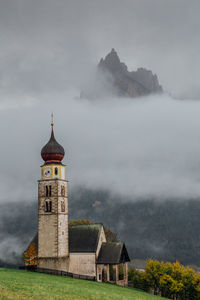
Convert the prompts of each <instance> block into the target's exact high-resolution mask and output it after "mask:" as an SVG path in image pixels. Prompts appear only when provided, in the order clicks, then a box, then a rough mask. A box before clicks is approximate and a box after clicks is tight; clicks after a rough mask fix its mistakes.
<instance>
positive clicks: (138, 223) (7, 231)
mask: <svg viewBox="0 0 200 300" xmlns="http://www.w3.org/2000/svg"><path fill="white" fill-rule="evenodd" d="M124 197H126V199H124V201H122V199H121V198H120V197H119V196H118V197H117V196H116V195H113V194H112V193H111V192H109V191H108V190H100V189H99V190H91V189H87V188H85V187H77V188H75V189H74V190H73V191H72V192H71V193H70V195H69V220H73V219H89V220H91V221H94V222H99V223H103V224H104V225H105V226H106V227H109V228H110V229H112V230H113V231H115V232H116V233H117V235H118V237H119V238H120V239H121V240H122V241H123V242H125V243H126V246H127V248H128V251H129V254H130V257H131V259H138V258H139V259H147V258H154V259H159V260H167V261H176V260H178V261H180V262H181V263H183V264H185V265H188V264H193V265H196V266H199V265H200V257H199V252H200V238H199V234H198V233H199V228H200V219H199V215H200V201H199V199H188V200H184V201H183V200H181V201H180V199H172V198H171V199H165V201H162V202H160V201H158V200H154V199H151V198H146V199H145V198H144V199H138V200H135V201H132V199H131V198H129V197H127V196H124ZM0 227H1V232H0V238H1V244H0V266H7V265H9V264H10V265H13V266H17V265H20V264H22V261H21V256H22V252H23V251H24V250H25V249H26V248H27V246H28V244H29V242H30V241H31V240H32V238H33V237H34V235H35V234H36V232H37V201H32V202H30V203H25V200H24V201H21V202H18V203H15V202H11V203H3V204H0Z"/></svg>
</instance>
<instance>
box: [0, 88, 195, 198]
mask: <svg viewBox="0 0 200 300" xmlns="http://www.w3.org/2000/svg"><path fill="white" fill-rule="evenodd" d="M27 103H28V102H27V101H24V105H23V104H22V105H21V106H20V108H19V107H15V106H13V107H11V106H10V103H9V106H8V108H6V107H5V106H4V108H2V109H1V111H0V115H1V117H0V126H1V134H0V138H1V157H2V160H1V174H0V178H1V181H0V182H1V184H0V192H1V202H2V201H10V200H11V201H13V200H16V201H17V200H19V199H26V201H29V200H32V199H36V198H37V179H39V178H40V165H41V164H42V159H41V157H40V150H41V148H42V146H44V144H45V143H46V142H47V141H48V139H49V136H50V113H51V110H53V111H54V118H55V136H56V138H57V140H58V141H59V142H60V143H61V144H62V145H63V147H64V148H65V151H66V156H65V158H64V160H63V162H64V163H65V164H66V165H67V179H68V180H69V186H70V188H71V189H73V187H76V186H77V185H83V186H86V187H88V188H92V189H96V188H97V189H99V188H103V189H108V190H110V191H112V192H113V193H117V194H121V195H126V196H127V195H128V196H131V197H132V199H134V198H138V197H141V198H142V197H145V198H146V197H147V196H151V197H152V196H153V197H155V198H158V199H159V198H160V199H162V198H166V197H178V198H188V197H191V196H192V197H193V196H195V197H196V196H199V195H200V184H199V182H200V170H199V168H200V154H199V152H200V131H199V128H200V119H199V114H200V102H198V101H191V100H188V101H178V100H174V99H172V98H170V97H169V96H168V95H163V96H149V97H145V98H139V99H134V100H133V99H124V98H119V99H114V98H113V99H112V98H109V99H108V98H104V99H102V100H101V101H99V102H98V101H95V102H92V101H88V100H86V99H79V98H78V93H77V92H76V91H71V93H68V94H66V93H65V94H60V93H59V95H57V94H54V95H48V99H47V98H46V97H41V98H40V99H36V100H34V101H32V102H29V105H27Z"/></svg>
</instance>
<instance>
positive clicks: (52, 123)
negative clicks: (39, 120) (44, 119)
mask: <svg viewBox="0 0 200 300" xmlns="http://www.w3.org/2000/svg"><path fill="white" fill-rule="evenodd" d="M53 125H54V122H53V112H51V126H52V128H53Z"/></svg>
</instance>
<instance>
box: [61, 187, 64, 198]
mask: <svg viewBox="0 0 200 300" xmlns="http://www.w3.org/2000/svg"><path fill="white" fill-rule="evenodd" d="M61 196H62V197H65V187H64V186H61Z"/></svg>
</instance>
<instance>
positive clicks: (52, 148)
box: [41, 122, 65, 163]
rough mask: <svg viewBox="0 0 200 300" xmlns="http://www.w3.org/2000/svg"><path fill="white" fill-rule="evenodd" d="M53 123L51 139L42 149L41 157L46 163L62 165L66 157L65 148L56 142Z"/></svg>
mask: <svg viewBox="0 0 200 300" xmlns="http://www.w3.org/2000/svg"><path fill="white" fill-rule="evenodd" d="M53 125H54V124H53V122H52V123H51V137H50V140H49V141H48V143H47V144H46V145H45V146H44V147H43V148H42V150H41V156H42V159H43V160H44V161H45V163H52V162H53V163H60V162H61V161H62V159H63V157H64V156H65V150H64V148H63V147H62V146H61V145H60V144H59V143H58V142H57V141H56V139H55V137H54V132H53Z"/></svg>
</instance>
